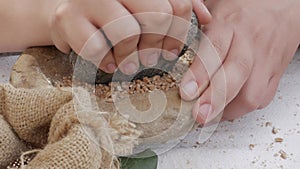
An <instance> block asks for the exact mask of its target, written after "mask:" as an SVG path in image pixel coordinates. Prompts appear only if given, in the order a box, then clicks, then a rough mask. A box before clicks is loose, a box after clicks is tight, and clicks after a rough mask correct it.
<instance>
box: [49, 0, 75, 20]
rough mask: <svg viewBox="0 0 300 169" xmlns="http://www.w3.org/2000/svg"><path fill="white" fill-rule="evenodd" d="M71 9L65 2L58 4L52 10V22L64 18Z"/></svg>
mask: <svg viewBox="0 0 300 169" xmlns="http://www.w3.org/2000/svg"><path fill="white" fill-rule="evenodd" d="M71 10H72V9H71V7H70V5H68V4H67V3H63V4H61V5H59V6H58V7H57V8H56V10H55V12H54V16H53V22H54V23H59V22H62V21H63V20H64V18H65V17H66V16H67V15H68V14H69V13H70V12H71Z"/></svg>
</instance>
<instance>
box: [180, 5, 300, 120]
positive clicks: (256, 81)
mask: <svg viewBox="0 0 300 169" xmlns="http://www.w3.org/2000/svg"><path fill="white" fill-rule="evenodd" d="M206 5H207V7H208V9H209V10H210V12H211V14H212V16H213V19H212V21H211V22H210V23H209V24H208V25H207V26H205V27H204V30H203V32H204V33H205V34H206V35H207V37H208V38H209V40H210V41H211V42H212V44H213V46H214V47H215V48H216V49H217V52H218V54H219V58H218V59H220V61H219V62H218V61H213V60H212V59H215V58H213V57H211V56H210V54H211V53H210V51H211V50H212V49H211V48H210V49H209V47H208V48H201V45H200V50H199V52H198V56H199V57H196V59H195V61H194V63H193V64H192V65H191V68H190V71H189V72H187V73H186V75H185V76H184V78H183V80H182V84H181V96H182V98H183V99H185V100H193V99H195V98H197V97H199V96H200V95H201V96H200V98H199V99H198V100H197V102H196V104H195V105H194V108H193V115H194V116H195V118H196V119H197V121H198V122H199V123H208V122H211V121H212V120H213V119H216V117H219V118H221V114H220V113H221V112H223V110H224V114H223V119H226V120H230V119H234V118H237V117H239V116H242V115H244V114H246V113H247V112H251V111H253V110H256V109H261V108H264V107H266V106H267V105H268V104H269V103H270V102H271V100H272V99H273V97H274V95H275V93H276V89H277V86H278V83H279V81H280V78H281V76H282V75H283V73H284V71H285V69H286V67H287V66H288V64H289V62H290V61H291V59H292V57H293V56H294V54H295V51H296V50H297V47H298V46H299V43H300V29H299V28H300V23H299V19H298V17H297V16H299V12H298V11H299V7H300V3H299V1H298V0H294V1H280V0H275V1H274V0H266V1H260V0H246V1H243V2H241V1H239V0H208V1H207V4H206ZM204 45H205V44H204ZM206 45H207V44H206ZM201 49H204V50H201ZM201 61H205V63H203V62H201ZM207 63H210V64H209V66H208V65H206V68H207V69H205V66H204V65H205V64H207ZM207 72H209V73H207ZM222 76H223V77H225V79H224V78H223V77H222ZM207 84H210V85H209V86H208V85H207ZM222 85H224V86H222ZM203 89H205V90H204V91H203ZM195 93H196V94H195Z"/></svg>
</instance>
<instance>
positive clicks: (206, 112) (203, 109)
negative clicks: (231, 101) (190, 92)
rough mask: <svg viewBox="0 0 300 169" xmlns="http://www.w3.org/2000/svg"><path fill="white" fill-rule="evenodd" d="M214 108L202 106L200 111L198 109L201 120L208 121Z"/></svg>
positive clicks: (208, 105) (207, 105)
mask: <svg viewBox="0 0 300 169" xmlns="http://www.w3.org/2000/svg"><path fill="white" fill-rule="evenodd" d="M211 108H212V106H211V105H210V104H203V105H200V107H199V109H198V115H200V117H201V118H203V119H202V120H204V121H205V120H206V119H207V117H208V115H209V113H210V112H211V111H212V110H211Z"/></svg>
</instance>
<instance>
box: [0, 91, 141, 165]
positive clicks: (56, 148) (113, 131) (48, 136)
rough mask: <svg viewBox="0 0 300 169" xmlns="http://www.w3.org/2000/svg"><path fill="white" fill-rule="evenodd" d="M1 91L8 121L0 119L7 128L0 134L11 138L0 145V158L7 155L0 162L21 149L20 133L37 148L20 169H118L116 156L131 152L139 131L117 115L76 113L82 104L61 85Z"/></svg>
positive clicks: (4, 138)
mask: <svg viewBox="0 0 300 169" xmlns="http://www.w3.org/2000/svg"><path fill="white" fill-rule="evenodd" d="M0 86H1V85H0ZM0 89H1V90H0V91H1V92H0V98H1V101H0V110H1V111H0V113H1V114H2V115H3V116H4V118H5V120H7V122H8V123H6V122H5V121H4V120H2V121H1V120H0V125H1V126H4V124H6V126H5V127H6V128H5V127H4V129H6V130H7V131H6V132H3V131H5V130H3V131H1V132H0V142H1V143H9V142H11V143H13V142H12V141H11V140H13V141H14V146H13V147H9V148H7V147H4V146H1V148H0V149H1V150H2V149H3V151H1V152H0V157H5V158H1V160H2V159H3V160H2V161H1V160H0V166H5V165H7V164H8V163H9V162H11V161H12V160H13V158H16V156H18V155H19V154H20V151H22V150H24V149H23V147H24V144H22V141H20V140H19V139H18V137H19V138H21V139H22V140H23V141H26V142H29V143H32V144H34V145H36V146H37V148H40V149H41V150H40V151H38V153H37V155H36V156H35V157H34V158H33V159H32V161H31V162H29V164H28V165H24V164H21V168H26V169H27V168H30V169H31V168H32V169H35V168H38V169H40V168H63V169H65V168H66V169H72V168H74V169H75V168H76V169H78V168H80V169H85V168H86V169H93V168H95V169H100V168H101V169H110V168H113V169H114V168H119V165H118V161H117V159H116V157H115V154H119V153H120V152H121V153H124V152H125V153H130V152H131V151H132V148H133V146H134V144H136V143H137V138H138V137H139V135H140V134H141V133H140V132H139V131H137V130H136V129H135V125H133V124H131V123H129V122H128V121H127V120H126V119H124V118H123V117H121V116H119V115H117V114H111V113H105V112H97V111H91V112H90V111H89V110H87V111H83V110H81V111H80V112H78V110H76V108H75V107H76V106H74V105H77V104H80V103H78V102H76V101H74V99H73V100H71V99H72V94H71V93H70V92H66V91H64V90H61V89H56V88H50V89H43V90H42V89H31V90H29V89H15V88H13V87H12V86H10V85H4V86H1V88H0ZM8 124H10V125H11V127H10V126H9V125H8ZM13 130H14V131H15V132H16V134H17V135H14V134H13V133H14V131H13ZM9 145H10V144H9ZM44 145H45V146H44ZM119 151H120V152H119ZM35 152H36V151H35ZM29 153H30V152H29ZM7 154H10V156H7Z"/></svg>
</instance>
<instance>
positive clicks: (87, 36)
mask: <svg viewBox="0 0 300 169" xmlns="http://www.w3.org/2000/svg"><path fill="white" fill-rule="evenodd" d="M72 10H73V9H71V8H70V7H68V6H66V5H62V6H60V7H59V8H58V9H57V10H56V15H55V17H54V18H53V26H54V27H56V28H57V29H58V30H60V32H59V33H60V34H59V35H61V37H60V38H61V39H64V40H65V41H66V42H67V43H68V44H69V45H70V47H71V48H72V49H73V50H74V51H75V52H76V53H77V54H79V55H80V56H82V57H83V58H85V59H86V60H89V61H91V62H92V63H94V64H95V65H96V66H99V64H100V62H101V60H102V59H103V57H104V56H105V55H106V54H107V52H108V51H109V50H110V48H109V46H108V45H107V42H106V39H105V37H104V36H103V34H102V33H101V32H100V31H99V30H98V29H97V28H96V27H95V26H94V25H92V24H91V23H90V21H89V20H87V18H85V17H84V16H82V15H76V13H77V12H75V11H72ZM74 13H75V14H74ZM74 25H75V26H74Z"/></svg>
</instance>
